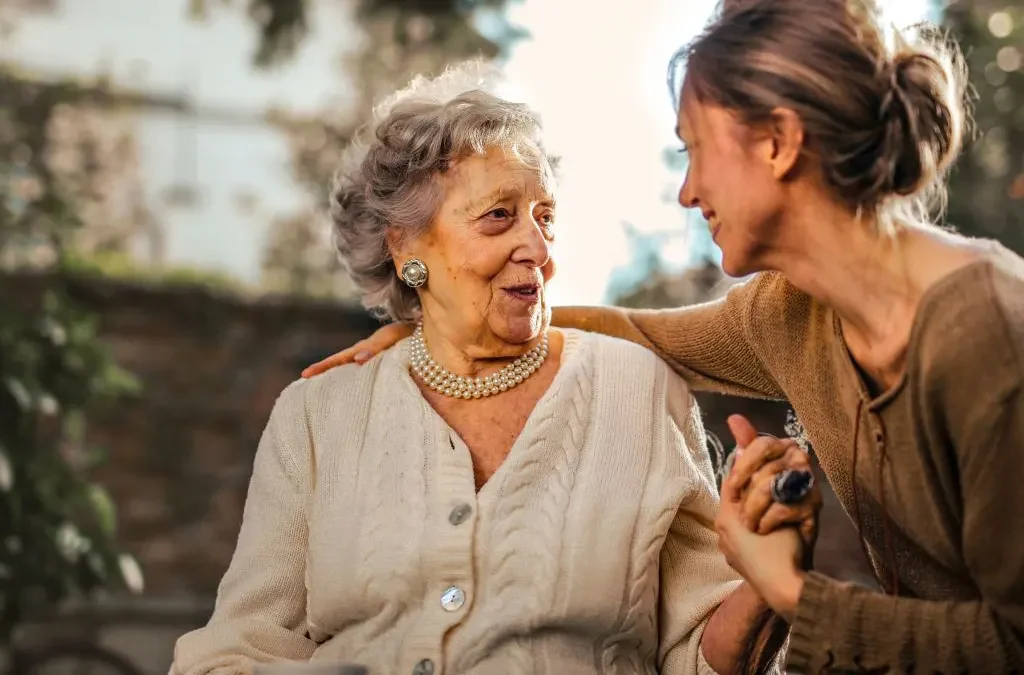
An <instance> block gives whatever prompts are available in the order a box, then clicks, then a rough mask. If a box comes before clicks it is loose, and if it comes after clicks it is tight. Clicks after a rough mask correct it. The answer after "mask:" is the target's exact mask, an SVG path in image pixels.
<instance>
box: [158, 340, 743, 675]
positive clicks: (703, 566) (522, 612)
mask: <svg viewBox="0 0 1024 675" xmlns="http://www.w3.org/2000/svg"><path fill="white" fill-rule="evenodd" d="M565 334H566V340H565V347H564V352H563V355H562V363H561V366H560V368H559V372H558V373H557V374H556V376H555V378H554V381H553V382H552V384H551V387H550V388H549V390H548V391H547V392H546V393H545V395H544V396H543V397H542V398H541V400H540V401H539V402H538V403H537V406H536V408H535V409H534V411H533V414H532V415H531V417H530V418H529V420H528V421H527V423H526V426H525V428H524V429H523V431H522V434H521V435H520V436H519V438H518V439H517V440H516V442H515V444H514V446H513V447H512V450H511V452H510V454H509V456H508V458H507V459H506V460H505V462H504V463H503V464H502V465H501V466H500V468H499V469H498V470H497V472H496V473H495V474H494V475H493V476H492V477H491V479H490V480H489V481H488V482H487V483H486V484H485V485H484V487H483V488H482V489H481V490H480V492H479V493H477V492H476V490H475V486H474V481H473V467H472V463H471V460H470V455H469V451H468V449H467V448H466V446H465V445H464V444H463V443H462V441H461V440H460V439H459V438H458V436H457V435H456V434H455V433H454V432H453V431H452V429H451V428H449V426H448V425H447V424H446V423H445V422H444V421H443V420H442V419H441V417H440V416H438V415H437V413H436V412H434V410H433V409H432V408H431V407H430V406H429V405H428V404H427V402H426V400H425V399H424V398H423V397H422V395H421V394H420V392H419V390H418V389H417V387H416V384H415V383H414V382H413V380H412V378H411V376H410V375H409V372H408V351H407V350H408V344H407V342H404V341H403V342H402V343H399V344H398V345H395V346H394V347H392V348H391V349H389V350H388V351H386V352H384V353H382V354H381V355H379V356H378V357H376V358H375V359H374V360H373V361H371V362H370V363H369V364H367V365H365V366H355V365H352V366H344V367H341V368H336V369H334V370H331V371H330V372H328V373H325V374H323V375H321V376H319V377H316V378H313V379H311V380H305V381H299V382H295V383H293V384H292V385H290V386H289V387H288V388H287V389H285V391H284V392H283V393H282V394H281V396H280V398H279V399H278V401H277V403H276V405H275V406H274V410H273V412H272V413H271V416H270V421H269V423H268V425H267V428H266V430H265V432H264V434H263V437H262V440H261V441H260V444H259V449H258V451H257V453H256V459H255V466H254V469H253V477H252V482H251V484H250V488H249V494H248V499H247V502H246V506H245V515H244V519H243V523H242V529H241V533H240V534H239V537H238V545H237V549H236V550H235V554H234V557H233V559H232V561H231V565H230V567H229V569H228V571H227V573H226V574H225V576H224V579H223V581H222V582H221V586H220V590H219V593H218V598H217V605H216V610H215V611H214V614H213V617H212V618H211V619H210V622H209V624H208V625H207V626H206V627H204V628H201V629H198V630H196V631H193V632H191V633H189V634H187V635H185V636H184V637H182V638H181V639H180V640H179V641H178V643H177V645H176V648H175V656H174V664H173V665H172V667H171V673H172V675H177V674H181V675H205V674H206V673H217V674H218V675H234V674H236V673H237V674H242V673H246V674H248V673H251V672H252V670H253V666H254V664H255V663H260V662H267V661H273V660H296V661H306V660H309V661H311V662H313V663H322V662H345V663H357V664H361V665H364V666H366V667H368V668H369V670H370V673H371V674H372V675H392V674H402V675H404V674H409V675H441V674H442V673H465V674H473V675H477V674H484V673H486V674H490V673H495V674H502V675H503V674H505V673H509V674H512V673H524V674H526V673H538V674H546V675H548V674H549V675H574V674H576V673H580V674H583V673H588V674H589V673H607V674H609V675H611V674H613V673H614V674H619V673H621V674H623V675H625V674H630V675H632V674H634V673H659V672H660V673H663V674H665V675H675V674H683V673H687V674H688V673H695V672H712V671H711V669H710V668H709V667H708V666H707V663H706V662H705V661H704V660H703V657H702V656H701V655H700V636H701V634H702V631H703V628H704V625H705V623H706V621H707V618H708V617H709V615H710V613H711V612H712V611H713V610H714V608H715V607H716V606H717V605H718V604H719V603H720V602H721V601H722V599H723V598H724V597H725V596H726V595H727V594H728V593H729V592H730V591H731V590H732V589H734V588H735V587H736V585H737V583H738V581H737V576H736V574H735V573H734V572H733V571H732V570H731V569H730V568H729V566H728V565H727V564H726V562H725V560H724V559H723V557H722V556H721V555H720V554H719V552H718V550H717V539H716V534H715V532H714V530H713V529H712V519H713V517H714V514H715V511H716V509H717V506H718V494H717V491H716V489H715V483H714V479H713V475H712V469H711V464H710V461H709V458H708V456H707V452H706V446H705V443H704V431H703V427H702V424H701V420H700V412H699V410H698V408H697V406H696V404H695V403H694V401H693V399H692V398H691V396H690V394H689V392H688V390H687V388H686V386H685V385H684V384H683V382H682V380H680V379H679V378H678V376H676V375H674V374H673V373H672V372H671V371H670V370H669V368H668V367H667V366H666V365H665V364H664V363H663V362H662V361H661V360H659V359H658V358H657V357H656V356H655V355H654V354H652V353H651V352H649V351H647V350H646V349H643V348H642V347H638V346H636V345H633V344H630V343H627V342H624V341H620V340H617V339H615V338H608V337H604V336H601V335H596V334H589V333H582V332H577V331H565Z"/></svg>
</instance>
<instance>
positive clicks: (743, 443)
mask: <svg viewBox="0 0 1024 675" xmlns="http://www.w3.org/2000/svg"><path fill="white" fill-rule="evenodd" d="M726 421H727V422H728V424H729V431H731V432H732V437H733V438H734V439H736V446H737V447H740V448H745V447H747V446H748V445H750V444H751V443H753V442H754V439H756V438H757V429H755V428H754V425H753V424H751V423H750V420H748V419H747V418H746V417H744V416H743V415H729V419H728V420H726Z"/></svg>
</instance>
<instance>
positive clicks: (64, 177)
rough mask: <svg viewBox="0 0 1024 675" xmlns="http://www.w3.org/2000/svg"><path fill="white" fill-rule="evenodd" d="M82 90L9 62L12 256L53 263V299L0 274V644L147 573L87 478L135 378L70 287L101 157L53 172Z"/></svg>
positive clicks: (0, 199)
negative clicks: (101, 418)
mask: <svg viewBox="0 0 1024 675" xmlns="http://www.w3.org/2000/svg"><path fill="white" fill-rule="evenodd" d="M84 91H85V90H83V89H82V88H81V87H79V86H77V85H75V84H73V83H66V84H59V85H46V86H44V85H36V84H33V83H27V82H24V81H21V80H19V79H18V78H17V77H16V76H14V75H12V74H10V73H4V72H0V267H3V268H6V270H7V271H8V272H9V271H10V270H11V269H12V268H16V269H24V268H25V267H30V268H33V269H35V270H36V271H42V272H47V273H46V274H40V275H35V278H36V279H38V280H40V281H41V283H43V284H44V285H45V286H46V287H45V289H44V292H43V294H42V296H41V298H40V296H39V295H38V293H36V290H32V292H29V293H22V292H21V289H19V288H18V287H16V285H15V284H16V283H17V280H18V279H19V278H20V279H24V278H25V277H19V276H17V275H12V274H8V273H5V274H4V275H3V276H2V277H0V279H2V280H3V284H2V285H0V645H2V644H4V643H7V642H8V641H9V640H10V636H11V631H12V630H13V628H14V626H15V624H17V623H18V621H19V620H22V619H24V618H25V616H26V613H28V612H34V611H40V610H45V609H47V608H49V607H51V606H53V605H54V604H56V603H59V602H60V601H61V600H63V599H65V598H68V597H69V596H73V595H79V594H87V593H90V592H93V591H95V590H97V589H100V588H104V587H108V588H116V587H124V586H137V585H138V583H140V580H139V579H138V578H136V577H137V576H138V571H137V568H136V567H135V565H134V562H133V561H131V560H130V559H129V558H126V557H124V556H121V555H120V554H119V553H118V551H117V549H116V547H115V545H114V537H115V529H116V528H115V523H116V518H115V509H114V506H113V503H112V502H111V500H110V498H109V496H108V495H107V494H106V493H105V492H104V491H103V489H102V488H101V487H100V486H98V485H96V484H94V483H92V482H90V481H89V480H87V479H86V478H85V471H86V470H87V469H89V468H91V466H93V465H94V464H96V463H97V462H99V461H100V460H101V459H102V455H101V453H99V452H98V451H96V450H94V449H92V448H89V447H88V446H87V445H86V443H85V427H86V414H87V412H88V411H89V410H94V409H95V407H96V406H98V405H101V404H102V403H104V402H105V401H110V400H113V399H115V398H116V397H118V396H121V395H125V394H126V393H129V392H132V391H134V390H135V389H136V388H137V384H136V382H135V380H134V379H133V378H132V377H131V376H129V375H128V374H127V373H125V372H124V371H122V370H121V369H119V368H118V367H117V366H116V365H115V363H114V362H113V361H112V360H111V358H110V355H109V354H108V353H107V350H106V349H105V347H104V345H103V344H102V343H101V341H100V340H99V338H98V336H97V326H96V323H95V320H94V317H93V316H92V315H91V314H90V313H89V312H88V311H87V310H86V309H84V308H83V307H80V306H78V305H77V304H76V303H75V302H74V301H73V300H72V299H71V298H70V297H69V296H68V292H67V289H66V278H67V277H66V275H65V274H64V271H65V268H66V262H67V260H68V259H69V257H68V255H67V250H68V247H69V245H70V243H72V242H73V241H74V239H75V234H76V232H77V230H78V229H79V228H80V226H81V223H82V219H81V217H80V208H81V207H80V203H79V202H78V201H76V199H74V198H72V197H73V196H74V195H76V187H77V186H81V185H83V184H86V183H85V182H83V181H82V180H80V179H81V178H82V177H83V176H82V174H83V172H88V171H90V170H91V168H93V167H90V165H89V163H88V162H86V163H85V164H84V165H83V166H82V167H81V170H80V171H78V172H77V173H76V170H74V169H73V167H70V168H69V167H68V166H67V165H66V164H65V165H60V167H59V170H55V167H54V157H53V153H52V150H53V143H52V142H51V141H52V132H53V127H52V123H53V120H54V118H55V116H57V115H58V114H59V112H60V111H61V110H62V109H66V107H67V106H69V105H72V104H74V103H75V102H79V101H81V98H82V96H84V95H85V94H84ZM74 123H75V118H74V117H73V116H72V117H68V118H67V120H66V124H74ZM65 130H66V129H65ZM83 139H84V140H83V142H84V143H85V144H86V145H88V138H85V137H83ZM83 152H85V150H83Z"/></svg>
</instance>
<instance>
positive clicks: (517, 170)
mask: <svg viewBox="0 0 1024 675" xmlns="http://www.w3.org/2000/svg"><path fill="white" fill-rule="evenodd" d="M531 163H532V162H531ZM539 164H540V166H539V167H538V166H529V165H528V164H526V163H524V162H523V161H522V159H521V158H519V157H517V156H516V155H515V154H513V153H511V152H509V151H506V150H503V149H501V148H492V149H491V150H490V151H489V152H488V153H487V154H486V155H472V156H469V157H466V158H464V159H461V160H459V161H458V162H455V163H453V165H452V168H451V170H450V171H448V172H447V173H446V174H445V176H444V177H443V178H442V186H443V189H444V195H445V197H444V202H443V203H442V205H441V207H440V209H438V212H437V214H436V216H435V217H434V220H433V222H432V223H431V225H430V227H429V228H428V229H427V231H426V232H425V233H424V234H423V235H421V236H420V237H418V238H417V239H416V240H414V241H411V242H406V244H405V245H404V246H403V247H402V248H403V249H404V252H406V253H408V254H409V257H412V256H416V257H419V258H421V259H422V260H423V261H424V262H425V263H426V265H427V268H428V270H429V277H428V280H427V283H426V285H425V286H424V287H423V288H422V289H421V291H422V292H421V299H422V302H423V311H424V319H425V321H443V322H445V324H446V325H445V330H446V331H447V330H455V331H457V332H458V333H459V334H460V335H462V336H464V337H466V338H468V339H470V340H472V341H475V342H477V343H479V344H486V343H488V342H490V341H492V340H494V339H495V338H497V339H498V340H499V341H503V342H506V343H511V344H522V343H524V342H527V341H529V340H531V339H533V338H536V337H537V336H538V335H539V334H540V332H541V331H542V330H544V329H545V328H546V327H547V323H548V321H549V318H550V313H549V310H548V306H547V300H546V297H545V286H546V284H547V282H548V280H549V279H551V276H552V275H553V273H554V263H553V262H552V259H551V245H552V241H553V239H554V219H555V203H554V196H553V194H552V189H553V187H552V180H551V175H550V169H549V167H548V165H547V162H539ZM398 262H399V266H400V265H401V261H398Z"/></svg>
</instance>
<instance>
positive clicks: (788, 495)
mask: <svg viewBox="0 0 1024 675" xmlns="http://www.w3.org/2000/svg"><path fill="white" fill-rule="evenodd" d="M813 487H814V474H813V473H811V472H810V471H803V470H798V469H783V470H782V471H780V472H779V473H777V474H775V477H774V478H773V479H772V483H771V496H772V501H774V502H776V503H778V504H785V505H787V506H790V505H793V504H799V503H800V502H801V501H803V499H804V497H806V496H807V495H808V494H810V492H811V488H813Z"/></svg>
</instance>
